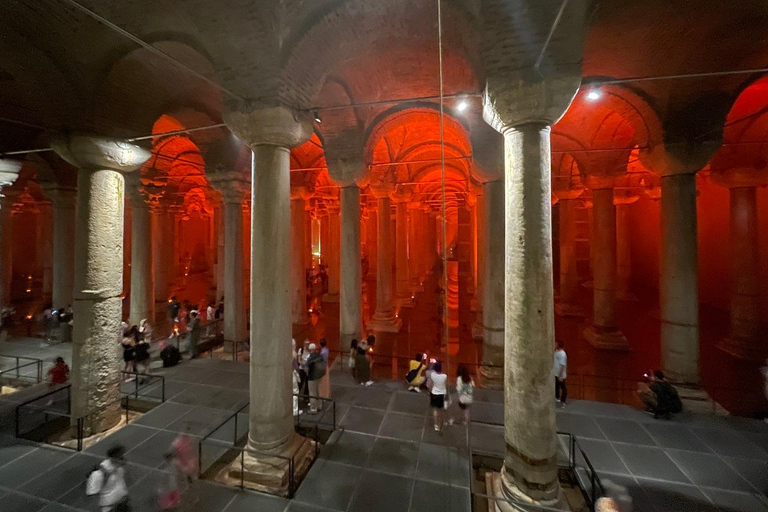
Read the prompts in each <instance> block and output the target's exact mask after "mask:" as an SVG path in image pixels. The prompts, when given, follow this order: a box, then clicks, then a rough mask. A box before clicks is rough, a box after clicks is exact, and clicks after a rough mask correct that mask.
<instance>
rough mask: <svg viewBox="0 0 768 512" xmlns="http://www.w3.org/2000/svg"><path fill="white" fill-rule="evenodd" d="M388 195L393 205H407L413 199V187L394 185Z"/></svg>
mask: <svg viewBox="0 0 768 512" xmlns="http://www.w3.org/2000/svg"><path fill="white" fill-rule="evenodd" d="M391 190H392V191H391V192H390V194H389V197H390V198H391V199H392V202H394V203H407V202H409V201H411V200H412V199H413V185H395V187H394V188H393V189H391Z"/></svg>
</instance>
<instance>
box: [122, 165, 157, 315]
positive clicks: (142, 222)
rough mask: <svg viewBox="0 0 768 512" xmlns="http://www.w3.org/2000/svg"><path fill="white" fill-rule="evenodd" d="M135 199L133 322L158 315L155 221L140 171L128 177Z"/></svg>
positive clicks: (129, 190)
mask: <svg viewBox="0 0 768 512" xmlns="http://www.w3.org/2000/svg"><path fill="white" fill-rule="evenodd" d="M126 186H127V187H128V197H129V198H130V200H131V304H130V324H131V325H139V323H140V322H141V321H142V320H149V321H150V323H153V321H154V318H155V279H154V269H153V268H152V245H153V240H154V237H153V236H152V225H151V219H150V208H149V204H148V203H147V197H146V195H145V194H144V191H143V190H142V189H141V183H140V180H139V176H138V174H136V173H135V174H132V175H129V178H128V179H127V180H126Z"/></svg>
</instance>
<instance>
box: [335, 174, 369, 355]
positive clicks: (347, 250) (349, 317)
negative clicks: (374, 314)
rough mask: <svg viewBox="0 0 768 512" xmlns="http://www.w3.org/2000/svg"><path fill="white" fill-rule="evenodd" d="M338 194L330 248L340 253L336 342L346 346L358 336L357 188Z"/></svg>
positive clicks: (360, 275)
mask: <svg viewBox="0 0 768 512" xmlns="http://www.w3.org/2000/svg"><path fill="white" fill-rule="evenodd" d="M340 193H341V198H340V201H341V245H340V247H334V250H338V251H339V252H340V256H341V263H340V266H341V268H342V269H344V271H343V272H341V276H340V277H341V294H340V299H339V342H340V343H341V344H342V347H347V346H349V341H351V340H352V339H353V338H356V339H360V338H361V336H362V327H363V313H362V302H363V297H362V269H361V264H360V258H361V256H360V189H359V188H358V187H357V185H356V184H354V183H353V184H351V185H348V186H346V187H342V188H341V189H340Z"/></svg>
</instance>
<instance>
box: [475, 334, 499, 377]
mask: <svg viewBox="0 0 768 512" xmlns="http://www.w3.org/2000/svg"><path fill="white" fill-rule="evenodd" d="M502 337H503V334H502ZM488 339H489V337H488V335H487V334H486V337H485V343H484V344H483V358H482V359H481V361H480V364H481V366H480V375H481V376H482V378H483V387H486V388H490V389H502V388H503V387H504V346H503V345H501V346H494V345H489V344H488Z"/></svg>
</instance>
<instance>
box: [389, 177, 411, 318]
mask: <svg viewBox="0 0 768 512" xmlns="http://www.w3.org/2000/svg"><path fill="white" fill-rule="evenodd" d="M393 197H394V198H395V208H396V210H395V211H396V222H395V276H396V277H395V303H396V304H397V306H398V307H413V299H412V298H411V280H410V274H409V268H408V201H410V199H411V194H408V193H403V192H400V193H398V192H397V191H396V192H395V193H394V194H393Z"/></svg>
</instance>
